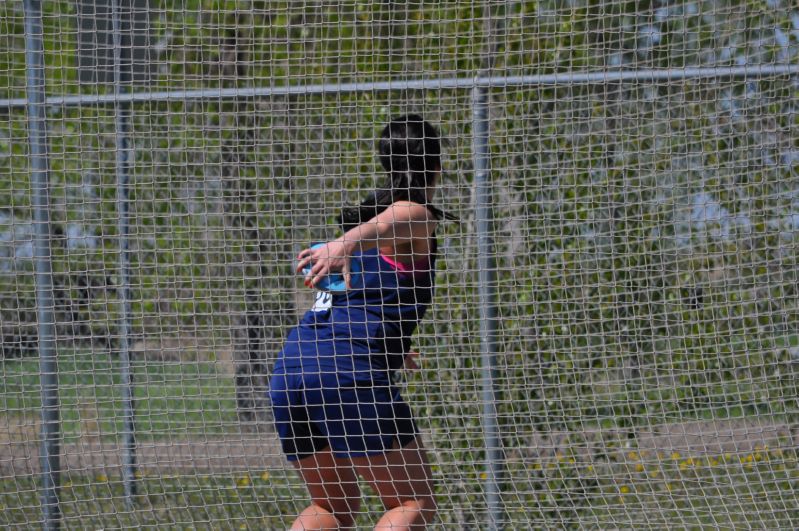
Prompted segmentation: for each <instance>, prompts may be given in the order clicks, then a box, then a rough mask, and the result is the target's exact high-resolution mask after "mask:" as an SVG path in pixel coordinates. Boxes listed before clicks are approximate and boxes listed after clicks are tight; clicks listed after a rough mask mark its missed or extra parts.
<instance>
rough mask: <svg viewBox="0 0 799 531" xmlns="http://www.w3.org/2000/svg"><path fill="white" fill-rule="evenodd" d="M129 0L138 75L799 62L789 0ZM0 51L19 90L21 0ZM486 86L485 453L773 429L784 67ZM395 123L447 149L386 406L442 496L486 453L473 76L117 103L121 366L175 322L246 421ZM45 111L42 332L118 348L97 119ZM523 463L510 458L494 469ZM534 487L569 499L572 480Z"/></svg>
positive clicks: (25, 294) (20, 288)
mask: <svg viewBox="0 0 799 531" xmlns="http://www.w3.org/2000/svg"><path fill="white" fill-rule="evenodd" d="M44 8H45V14H44V45H45V61H46V73H45V78H46V82H47V94H48V96H61V95H64V96H67V95H77V94H102V93H107V92H109V91H110V90H111V88H110V87H109V86H108V85H104V84H85V83H81V82H80V76H79V72H78V68H77V61H78V60H77V57H78V53H77V52H78V48H79V39H80V32H79V27H80V25H79V17H78V14H79V13H78V11H79V4H78V3H76V2H67V1H45V2H44ZM140 14H141V15H142V16H143V17H145V19H146V25H147V27H149V33H148V35H147V39H146V41H147V48H146V52H147V59H148V61H149V62H148V65H149V66H148V68H149V69H150V70H149V71H148V72H147V76H146V77H147V80H146V83H138V84H134V85H132V86H131V87H130V90H134V91H145V90H151V91H160V90H189V89H205V88H251V87H266V86H286V85H315V84H323V83H353V82H357V83H360V82H370V81H383V80H391V79H395V80H404V79H416V78H426V79H433V78H438V77H458V78H473V77H475V76H477V75H484V74H492V75H497V76H502V75H528V74H547V73H556V72H575V71H580V72H587V71H590V72H605V71H612V70H618V69H633V70H634V69H648V68H672V69H679V68H687V67H719V66H751V67H757V66H758V65H774V64H793V65H796V64H797V56H798V55H799V11H797V10H796V7H795V6H794V5H792V4H790V3H789V2H786V1H781V0H768V1H758V0H730V1H724V0H719V1H696V2H694V1H666V0H663V1H651V2H650V1H640V2H630V1H614V2H611V1H595V0H573V1H567V0H558V1H549V0H541V1H519V2H512V1H508V2H504V3H500V2H487V3H478V2H436V3H423V2H413V1H392V2H376V1H360V0H358V1H356V0H353V1H343V2H326V1H321V0H318V1H317V0H305V1H303V2H275V1H232V0H229V1H210V0H202V1H201V0H187V1H183V2H172V1H167V0H162V1H158V0H150V2H149V6H148V8H147V9H146V10H144V11H142V12H141V13H140ZM0 49H2V50H4V52H3V53H2V54H0V98H19V97H24V95H25V61H24V29H23V10H22V2H21V1H19V0H8V1H6V2H3V3H2V4H0ZM490 98H491V101H490V120H491V132H490V146H491V157H492V158H491V173H490V175H491V180H492V184H493V190H494V204H493V207H494V213H495V217H496V223H495V227H494V229H495V231H494V234H493V236H494V238H495V241H496V250H497V254H496V261H497V271H498V276H497V285H496V288H497V297H498V300H499V301H500V304H499V311H500V329H499V339H500V347H501V348H500V351H499V352H498V353H497V354H498V362H499V373H498V378H497V383H498V388H497V399H498V403H497V408H498V413H499V416H500V417H499V420H500V428H501V434H502V438H503V443H504V445H505V448H506V455H507V456H508V457H509V458H512V459H513V458H518V459H520V460H522V461H521V462H524V461H523V460H524V458H525V457H528V456H529V455H531V454H533V453H535V454H536V455H538V454H537V452H538V451H539V450H540V449H533V446H534V442H535V441H536V440H538V439H537V437H539V436H540V435H541V434H547V433H551V432H553V431H557V432H565V433H570V434H571V435H570V436H569V437H570V439H569V444H570V445H571V446H572V447H576V448H594V447H595V446H597V445H598V446H597V447H599V448H600V450H601V451H603V452H606V451H608V449H609V448H614V447H619V448H625V447H627V446H628V445H629V444H631V442H630V441H632V444H635V437H636V433H637V432H638V430H640V429H649V430H651V429H653V428H657V427H658V426H664V425H668V424H670V423H673V422H677V421H679V422H685V421H688V420H701V419H706V420H718V419H743V418H750V417H753V416H759V417H760V418H764V416H765V417H767V418H768V419H770V421H772V422H777V423H789V424H791V423H796V421H797V420H798V418H797V412H798V411H799V407H798V406H799V403H797V398H798V397H799V394H797V378H796V377H797V363H799V361H797V360H799V330H797V323H799V315H797V312H798V311H799V307H798V306H797V302H798V301H799V296H798V294H797V256H799V255H798V253H797V240H796V238H797V231H799V179H798V176H797V170H798V169H799V133H798V132H797V131H799V127H798V126H799V124H798V123H797V122H798V121H799V119H798V118H797V101H799V99H797V80H796V78H791V77H787V76H762V77H758V78H754V79H747V80H734V79H727V78H711V79H701V80H699V79H696V80H694V79H686V80H681V81H672V82H643V81H641V82H624V83H620V82H610V81H608V82H603V83H594V84H573V85H564V84H559V85H544V86H536V87H499V86H498V87H497V88H493V89H491V91H490ZM405 112H421V113H423V114H424V115H425V116H426V117H427V118H428V119H429V120H431V121H433V122H435V123H437V124H439V125H440V127H441V130H442V132H443V134H444V136H446V137H447V139H448V141H447V144H446V147H445V151H446V153H445V157H446V159H445V164H444V166H445V172H446V174H447V178H446V182H445V183H444V185H443V187H442V192H441V195H440V203H441V205H442V207H443V208H445V209H446V210H451V211H453V212H454V213H456V214H457V215H459V216H460V217H461V222H460V223H457V224H449V225H447V226H445V227H443V228H442V230H441V233H440V238H441V241H442V257H443V259H442V260H441V262H440V273H439V277H438V278H439V288H438V292H437V297H436V304H435V305H434V308H433V310H432V311H431V313H430V314H429V318H428V319H427V320H426V323H425V324H424V326H423V329H422V330H421V333H420V334H419V339H418V342H417V343H418V348H419V349H420V350H421V351H422V352H423V353H424V355H423V358H424V363H425V369H429V370H425V371H422V372H420V373H419V374H415V375H411V376H409V381H408V383H407V386H408V396H409V398H410V400H411V401H412V402H413V403H414V405H415V407H416V409H417V411H419V412H420V413H422V415H421V417H420V418H421V419H422V420H421V422H422V424H423V425H424V429H425V430H426V431H427V432H429V433H430V437H431V438H432V439H433V447H434V448H435V449H436V450H437V451H438V452H439V460H440V461H441V467H442V469H445V471H444V474H445V476H446V477H450V478H456V479H452V480H451V481H448V482H447V486H446V488H447V493H448V495H449V496H451V500H452V502H453V504H457V499H458V497H459V496H460V497H461V498H462V500H463V501H464V503H466V502H471V501H473V500H472V497H473V496H474V492H473V488H474V486H475V483H474V481H475V480H474V478H473V477H472V476H474V475H475V474H478V472H476V470H478V469H479V467H480V463H481V462H482V460H483V457H482V453H481V445H482V439H481V437H482V436H481V430H480V427H479V413H480V409H479V403H478V402H477V401H475V400H474V396H475V393H476V392H478V391H479V389H480V386H481V385H482V382H481V375H480V366H479V352H480V344H479V337H480V336H479V322H478V313H477V310H476V308H478V304H479V301H478V294H477V287H476V279H477V262H476V238H475V231H474V229H475V225H474V212H473V199H472V186H473V181H472V177H473V172H472V162H471V160H472V144H471V134H472V132H471V124H472V122H471V120H472V115H471V95H470V92H469V91H463V90H429V91H416V90H395V91H389V92H382V91H366V92H346V93H338V94H335V93H331V94H327V95H318V94H310V93H309V94H299V95H292V96H273V97H269V98H258V99H254V98H249V99H248V98H241V99H239V100H236V101H225V100H221V99H205V100H192V101H189V100H187V101H170V102H144V103H138V104H136V105H135V106H134V107H133V110H132V118H131V139H132V146H133V149H134V155H133V161H132V175H131V200H132V202H131V216H132V220H131V227H132V232H131V250H132V253H133V263H132V267H133V276H132V279H131V282H132V285H131V288H132V304H133V306H132V312H133V319H134V322H133V324H134V329H133V330H134V336H135V337H134V341H135V342H137V344H138V345H140V348H138V350H136V352H138V353H139V354H138V355H140V356H141V359H145V357H146V354H144V352H146V351H147V347H146V342H147V341H148V340H152V339H154V338H155V339H157V340H159V341H162V338H164V337H167V338H176V341H177V343H176V344H175V345H176V346H175V347H174V349H172V350H173V351H174V357H175V359H176V360H181V359H182V358H181V356H182V353H183V352H184V350H185V348H184V347H182V346H181V341H191V342H192V344H193V345H195V346H196V345H198V344H200V345H202V348H201V350H204V351H207V352H210V353H211V354H210V355H209V356H210V358H209V359H211V358H212V361H217V360H218V359H220V358H222V357H229V358H230V360H232V363H233V365H234V371H233V372H232V374H233V375H235V384H236V392H237V410H238V413H239V418H240V419H241V420H243V421H247V422H251V421H255V420H259V419H263V411H264V406H265V404H264V403H263V398H262V396H263V393H262V390H263V388H264V386H265V385H266V381H267V378H268V369H269V365H270V364H271V359H272V357H273V356H274V354H275V353H276V352H277V350H278V349H279V347H280V342H281V340H282V337H283V334H284V333H285V330H286V327H287V326H289V325H291V324H292V323H293V322H294V321H295V320H296V318H297V315H298V312H300V311H302V310H304V309H305V307H306V306H307V305H308V301H307V297H306V296H304V295H303V294H302V292H301V291H300V290H298V287H297V283H296V276H295V275H294V273H293V271H292V258H293V256H294V254H295V253H296V251H297V250H298V249H299V247H300V246H302V245H305V244H306V243H308V242H310V241H313V240H319V239H324V238H327V237H330V236H333V235H334V234H335V226H334V225H333V220H334V218H335V215H336V214H337V212H338V209H339V208H340V207H341V206H342V205H343V204H351V203H354V202H356V201H358V200H359V198H360V197H362V196H363V195H364V194H365V193H366V191H367V190H369V189H370V188H371V187H372V186H373V185H374V183H375V182H376V181H375V178H379V173H378V171H377V170H378V164H377V162H376V160H375V157H374V140H375V137H376V135H377V134H379V131H380V129H381V127H382V125H383V124H384V123H385V122H386V121H387V120H388V119H389V118H390V117H391V116H393V115H396V114H399V113H405ZM0 114H2V117H3V120H0V299H2V300H1V301H0V302H2V304H0V326H1V327H2V353H1V354H0V355H1V356H2V358H4V359H9V358H17V357H24V356H31V355H35V352H36V351H35V346H36V324H35V323H36V315H35V312H36V306H35V298H34V285H33V264H32V260H31V257H32V224H31V219H32V215H31V209H30V183H29V160H28V158H27V149H28V148H27V137H26V122H25V120H26V115H25V110H24V108H14V109H11V110H8V109H0ZM48 127H49V142H50V165H51V174H50V179H51V186H52V200H53V205H54V209H53V212H52V219H53V227H54V241H53V255H54V256H53V266H54V269H55V272H54V273H55V277H54V282H55V290H56V304H57V308H56V310H57V317H58V323H59V324H58V334H59V337H58V340H59V344H61V345H68V346H69V348H74V349H78V350H81V349H96V351H97V352H106V351H111V353H112V354H113V353H114V352H115V351H116V350H117V349H118V341H119V337H118V332H117V327H118V318H119V313H118V308H117V294H116V289H117V287H118V283H117V277H116V275H117V263H118V245H117V239H116V236H117V228H116V223H117V214H116V212H117V204H116V202H115V198H116V175H115V156H116V155H115V148H116V143H115V135H114V112H113V108H112V107H111V106H102V105H95V106H87V107H71V106H62V107H53V108H50V109H49V122H48ZM186 338H190V339H186ZM160 352H161V355H163V352H167V354H166V355H167V356H169V355H170V354H169V353H170V352H171V351H170V350H169V349H165V350H164V349H161V350H160ZM103 359H105V358H103ZM184 361H185V360H184ZM231 414H233V413H232V412H231ZM112 431H113V430H112ZM464 463H473V464H474V465H473V467H474V470H465V469H464V466H463V465H464ZM467 468H468V467H467ZM470 474H471V475H470ZM529 477H530V469H529V468H528V467H526V466H521V467H520V468H518V469H515V468H513V467H510V468H509V469H508V476H507V477H506V480H507V482H508V484H509V485H511V484H513V482H514V481H521V480H524V481H527V480H529ZM470 478H471V479H470ZM578 483H579V482H578ZM558 488H559V489H561V490H558V489H555V490H556V491H557V492H560V495H561V496H564V497H565V498H568V497H569V496H570V495H573V493H574V491H573V490H570V489H572V488H577V489H583V488H586V487H585V485H582V486H580V485H578V486H574V485H571V484H568V482H567V481H566V480H565V479H564V482H563V483H562V484H561V483H558ZM600 490H601V489H600ZM581 492H582V491H581ZM570 493H571V494H570ZM508 496H509V497H512V496H513V490H512V489H510V490H509V494H508ZM565 498H564V499H565ZM475 503H478V502H475ZM509 503H512V501H510V499H509ZM547 503H549V502H547ZM554 505H556V506H557V504H554ZM795 510H796V508H795V505H794V511H795Z"/></svg>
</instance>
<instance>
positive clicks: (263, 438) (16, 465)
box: [0, 416, 799, 477]
mask: <svg viewBox="0 0 799 531" xmlns="http://www.w3.org/2000/svg"><path fill="white" fill-rule="evenodd" d="M87 432H88V433H84V434H82V436H81V437H72V438H70V439H69V440H66V441H64V442H63V444H62V445H61V452H60V453H61V463H62V467H63V469H64V471H66V472H72V473H77V474H88V475H100V474H104V475H106V476H109V477H111V476H118V475H119V473H120V471H121V466H122V455H123V452H122V448H121V447H120V445H119V444H118V443H116V442H108V441H103V440H102V439H101V438H100V437H98V436H97V434H96V433H94V432H93V431H92V430H87ZM428 444H429V442H428ZM797 444H799V426H797V425H789V424H776V423H771V422H763V421H759V420H757V419H737V420H726V421H705V422H686V423H679V424H669V425H664V426H659V427H657V428H653V429H652V430H647V431H642V432H639V433H638V434H637V436H636V438H635V439H630V438H628V437H627V435H626V434H622V433H614V432H611V431H600V430H596V431H593V432H592V431H586V432H581V433H577V432H556V433H549V434H546V435H543V434H542V435H541V436H538V437H536V438H534V439H533V440H530V442H529V444H528V445H527V446H526V447H523V448H515V449H511V448H506V456H507V458H508V459H509V460H515V459H522V460H526V459H529V458H539V459H540V458H543V459H546V458H548V457H555V456H557V455H559V454H560V455H562V453H563V452H565V451H571V452H575V453H577V454H582V453H586V454H588V453H597V452H599V453H613V452H618V453H623V452H626V451H627V450H628V449H630V448H634V449H637V450H641V451H648V452H650V453H652V454H654V453H659V452H662V453H664V454H671V453H672V452H679V453H681V454H683V455H691V456H702V455H710V454H724V453H733V454H738V453H747V452H752V451H754V450H757V449H758V448H765V447H769V448H773V449H776V448H795V447H796V446H797ZM433 453H435V450H433ZM136 456H137V462H138V464H139V471H140V472H141V473H142V474H145V475H159V474H165V473H174V474H211V473H236V472H244V471H252V470H269V469H280V468H285V467H286V466H287V464H286V461H285V459H284V458H283V455H282V453H281V450H280V444H279V442H278V440H277V437H276V435H275V434H274V433H273V432H272V431H271V430H261V431H260V433H242V434H235V435H234V434H231V435H228V436H220V437H208V438H194V439H178V438H175V439H171V440H162V441H149V442H140V443H139V444H138V447H137V451H136ZM38 473H39V422H38V419H34V418H26V417H14V416H0V476H3V477H12V476H14V475H29V474H38Z"/></svg>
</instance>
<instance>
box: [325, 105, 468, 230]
mask: <svg viewBox="0 0 799 531" xmlns="http://www.w3.org/2000/svg"><path fill="white" fill-rule="evenodd" d="M378 153H379V154H380V164H381V165H382V166H383V169H385V170H386V173H387V174H388V182H387V183H386V185H385V186H383V187H381V188H378V189H377V190H376V191H374V192H373V193H371V194H369V196H367V198H366V199H365V200H364V201H363V202H362V203H361V204H360V205H358V206H357V207H345V208H343V209H342V210H341V214H340V216H339V223H340V224H341V227H342V229H344V231H348V230H350V229H351V228H353V227H356V226H358V225H360V224H361V223H364V222H366V221H369V220H370V219H372V218H373V217H375V216H377V215H378V214H380V213H381V212H383V211H384V210H386V209H387V208H388V207H389V206H390V205H391V204H393V203H394V202H396V201H413V202H414V203H419V204H422V205H425V206H426V207H427V208H428V209H429V210H430V212H432V213H433V215H435V216H436V217H437V218H438V219H457V218H456V217H455V216H453V215H451V214H448V213H446V212H443V211H441V210H440V209H438V208H436V207H434V206H433V205H430V204H428V203H427V196H426V194H425V188H427V186H428V185H429V184H430V181H431V180H432V179H433V178H434V176H435V175H436V173H437V172H440V171H441V142H440V139H439V134H438V131H436V128H435V127H433V126H432V125H431V124H430V123H428V122H426V121H424V119H423V118H422V117H421V116H419V115H416V114H409V115H407V116H401V117H399V118H395V119H393V120H391V122H390V123H389V124H388V125H387V126H386V127H385V129H383V133H382V134H381V135H380V140H379V141H378Z"/></svg>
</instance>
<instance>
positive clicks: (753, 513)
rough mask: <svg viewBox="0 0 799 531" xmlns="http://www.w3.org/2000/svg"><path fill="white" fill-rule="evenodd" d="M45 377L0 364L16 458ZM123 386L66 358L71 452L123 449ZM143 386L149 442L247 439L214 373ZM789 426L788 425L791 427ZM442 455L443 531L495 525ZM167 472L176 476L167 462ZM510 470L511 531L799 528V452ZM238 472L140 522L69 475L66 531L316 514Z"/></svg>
mask: <svg viewBox="0 0 799 531" xmlns="http://www.w3.org/2000/svg"><path fill="white" fill-rule="evenodd" d="M37 373H38V363H37V361H36V360H35V359H25V360H6V361H4V362H2V363H1V364H0V408H2V413H0V415H4V416H5V418H6V420H8V419H9V418H15V419H17V420H20V419H28V420H30V422H29V424H28V425H29V427H30V428H31V429H30V431H29V432H28V433H26V434H16V435H15V434H14V433H12V432H8V430H6V433H4V434H3V439H0V445H3V444H13V443H14V442H15V436H16V437H20V436H21V437H22V438H23V439H26V440H27V442H29V443H30V442H35V440H36V437H37V434H36V431H35V429H34V426H35V419H36V418H37V417H38V408H39V403H40V397H39V391H40V389H39V381H38V376H37ZM117 374H118V366H117V364H116V362H115V361H114V360H112V359H111V358H109V356H107V355H97V354H95V355H89V354H87V353H71V352H69V353H65V354H62V355H61V356H60V358H59V379H60V397H61V404H62V408H61V409H62V417H63V421H64V422H63V428H62V429H63V438H64V441H65V443H69V442H70V441H72V442H75V441H80V440H85V439H86V438H87V437H88V438H92V437H94V438H96V439H98V440H106V441H111V440H116V438H117V434H118V433H119V430H120V429H121V423H120V419H121V414H122V409H121V401H120V397H121V394H120V389H119V385H118V384H119V380H118V376H117ZM134 377H135V382H136V385H135V389H136V398H137V404H136V410H137V414H136V420H137V437H138V439H139V440H140V441H147V440H149V441H166V442H170V441H172V440H177V439H176V438H182V439H183V440H195V441H200V442H202V441H205V440H209V439H211V438H213V437H215V436H220V437H223V436H225V435H230V436H232V437H236V436H238V435H237V434H238V433H239V432H238V423H237V421H236V419H235V390H234V388H233V381H232V378H231V377H230V376H229V375H227V374H224V373H222V372H221V371H220V370H219V368H218V365H217V364H216V363H215V362H213V361H194V362H182V363H176V362H162V361H147V362H143V361H142V362H137V363H135V364H134ZM771 420H775V418H774V417H772V418H771ZM782 420H783V425H789V424H790V422H789V421H788V419H782ZM786 423H787V424H786ZM686 426H687V424H686ZM0 430H2V427H0ZM17 442H19V441H17ZM34 448H35V446H34ZM264 451H266V450H264ZM433 453H434V462H435V463H436V464H435V467H434V471H435V475H436V478H437V491H438V495H439V504H440V506H441V510H440V514H439V518H438V521H439V523H440V524H441V526H440V527H441V528H445V529H480V528H482V527H483V522H485V519H486V507H485V499H484V495H483V491H482V489H483V484H484V479H485V478H484V475H483V474H482V472H481V471H482V465H481V464H480V463H473V462H470V463H464V462H463V461H462V459H461V458H458V457H456V456H455V455H454V454H451V453H446V452H444V451H441V452H437V451H434V452H433ZM509 455H510V454H509ZM32 457H33V459H35V456H32ZM459 459H460V460H459ZM164 462H165V463H167V464H169V460H168V459H166V458H165V460H164ZM506 467H507V468H506V478H507V481H506V482H505V483H504V485H503V504H504V507H505V511H506V518H507V521H508V522H510V523H509V524H508V525H507V526H503V527H505V528H507V529H518V528H520V527H559V528H584V527H599V528H609V527H613V528H618V527H622V528H630V527H632V528H668V527H679V528H706V527H713V528H722V529H725V528H726V529H736V528H751V527H755V528H771V529H778V528H791V527H795V525H796V523H797V522H799V499H797V497H796V495H795V493H796V492H797V490H799V465H798V461H797V449H796V447H795V445H793V444H792V442H791V440H787V441H785V442H782V443H778V444H776V445H774V446H771V447H768V446H765V445H763V446H756V447H753V448H749V449H747V450H739V451H730V452H725V453H715V454H713V453H708V452H697V451H693V450H690V449H688V450H686V451H679V452H677V451H659V450H658V449H657V448H654V449H649V450H646V451H644V450H642V449H640V448H639V449H629V450H624V449H617V450H616V451H614V452H613V453H607V454H605V455H604V456H602V457H600V456H599V455H598V454H595V453H570V452H569V449H568V448H565V449H564V451H563V452H559V453H557V454H555V455H553V456H538V457H536V456H532V455H531V456H527V457H525V456H523V455H521V456H520V457H518V458H513V457H509V459H508V460H507V462H506ZM6 468H8V467H6ZM234 468H235V467H234ZM267 468H268V467H267ZM236 470H237V471H232V472H229V473H214V474H212V473H207V472H203V471H195V472H193V473H192V472H191V471H185V472H184V473H172V472H170V471H169V470H166V469H165V470H161V471H159V470H152V469H150V470H149V471H145V472H144V475H143V476H142V477H141V478H140V480H139V484H138V487H139V494H138V496H137V498H136V502H135V506H134V507H133V508H132V509H131V508H129V507H127V506H126V504H125V500H124V496H123V488H122V484H121V482H120V480H119V477H116V476H113V475H112V474H109V475H108V476H106V475H105V474H103V473H102V472H100V471H89V470H85V469H84V470H67V471H65V472H64V474H63V476H62V491H61V500H62V503H61V507H62V511H63V514H64V521H65V527H67V528H80V529H86V528H90V529H100V528H103V529H113V528H147V527H149V528H159V529H189V528H192V529H193V528H212V529H284V528H285V526H286V519H287V518H288V516H287V515H291V514H296V513H297V512H298V511H299V510H301V509H302V507H303V505H304V504H305V503H306V502H307V495H306V493H305V490H304V488H303V487H302V485H301V484H300V483H299V481H298V479H297V477H296V476H295V475H294V474H293V473H292V472H290V471H288V470H287V467H286V465H285V464H281V465H280V467H277V466H276V467H274V468H271V469H263V468H262V469H248V468H246V467H244V468H238V469H236ZM38 482H39V478H38V477H37V476H35V475H29V474H20V473H19V472H18V471H17V472H13V473H12V472H9V471H6V472H5V473H3V474H2V475H0V528H11V529H31V528H36V527H37V526H39V519H40V518H41V508H40V501H39V492H38V490H37V485H38ZM364 492H365V502H364V505H363V509H362V514H361V515H359V520H358V521H359V524H360V525H362V526H364V527H366V526H368V525H369V524H370V523H372V522H373V521H374V517H375V514H376V513H378V512H379V511H380V503H379V501H378V500H377V499H376V498H375V497H374V495H373V493H372V492H371V491H370V490H369V489H364Z"/></svg>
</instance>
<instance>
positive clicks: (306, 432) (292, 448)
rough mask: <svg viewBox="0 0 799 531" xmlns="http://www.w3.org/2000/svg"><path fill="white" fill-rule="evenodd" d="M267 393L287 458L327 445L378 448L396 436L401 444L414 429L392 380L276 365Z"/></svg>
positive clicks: (366, 451) (363, 451)
mask: <svg viewBox="0 0 799 531" xmlns="http://www.w3.org/2000/svg"><path fill="white" fill-rule="evenodd" d="M297 371H299V369H297ZM342 384H343V385H342ZM269 394H270V398H271V399H272V411H273V413H274V418H275V427H276V428H277V433H278V435H279V436H280V442H281V445H282V446H283V452H284V453H285V454H286V457H287V458H288V460H289V461H296V460H298V459H302V458H303V457H308V456H310V455H313V454H314V453H316V452H318V451H320V450H324V449H325V448H327V447H328V446H329V447H330V448H331V449H332V450H333V455H335V456H336V457H362V456H366V455H376V454H382V453H385V452H386V451H387V450H390V449H391V448H392V447H393V446H394V443H395V441H397V442H398V443H399V446H400V447H404V446H406V445H407V444H408V443H410V442H411V441H412V440H414V439H415V438H416V435H417V434H418V431H417V428H416V423H415V422H414V421H413V418H412V417H411V408H410V407H409V406H408V404H407V403H405V401H404V400H403V399H402V397H401V396H400V393H399V389H398V388H397V387H396V386H394V385H391V384H390V383H387V384H385V385H383V384H376V383H374V382H357V381H356V382H353V381H351V380H347V381H346V382H342V381H340V378H339V376H338V375H336V374H335V373H329V374H326V373H321V374H320V373H318V372H316V373H303V372H295V371H286V370H278V371H276V372H275V374H274V375H273V376H272V379H271V383H270V389H269Z"/></svg>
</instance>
